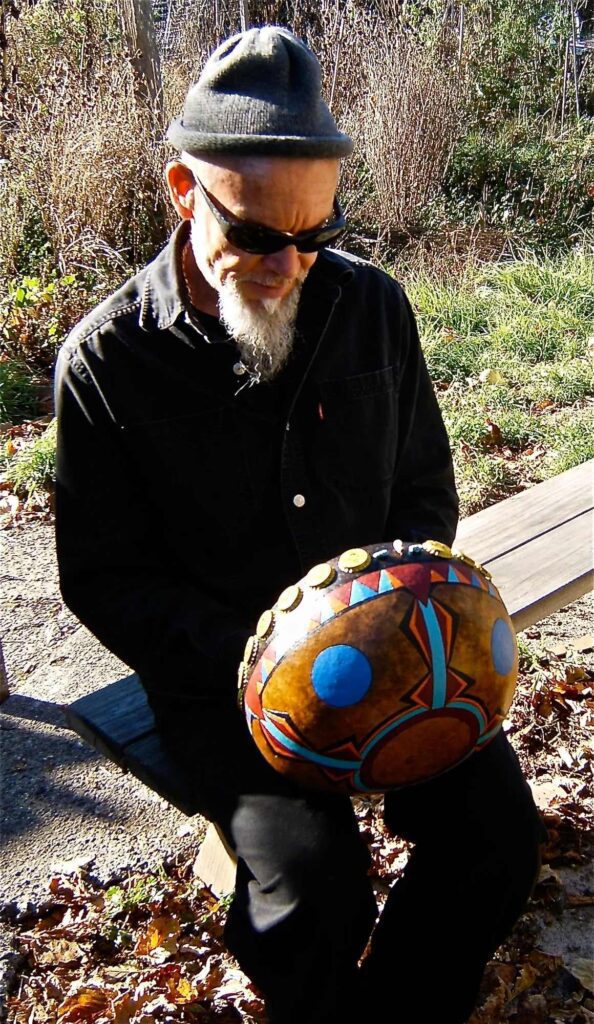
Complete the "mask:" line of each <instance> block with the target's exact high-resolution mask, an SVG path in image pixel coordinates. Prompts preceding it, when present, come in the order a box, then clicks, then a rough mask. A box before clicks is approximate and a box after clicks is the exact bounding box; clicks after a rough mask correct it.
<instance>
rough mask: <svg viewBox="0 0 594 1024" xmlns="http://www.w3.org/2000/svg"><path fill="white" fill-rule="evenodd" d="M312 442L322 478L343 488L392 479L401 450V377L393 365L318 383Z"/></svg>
mask: <svg viewBox="0 0 594 1024" xmlns="http://www.w3.org/2000/svg"><path fill="white" fill-rule="evenodd" d="M319 394H320V403H319V407H318V425H317V431H316V438H315V443H314V453H316V452H317V455H315V457H316V462H318V465H319V467H320V471H321V473H322V475H325V476H326V477H327V479H328V480H329V481H330V482H332V483H334V484H336V485H339V486H341V485H342V486H346V487H349V488H353V487H356V488H362V487H369V485H370V484H371V483H373V484H376V485H377V484H381V483H384V484H385V483H387V482H388V481H390V480H391V479H392V476H393V471H394V464H395V461H396V452H397V446H398V378H397V372H396V370H395V368H394V367H393V366H387V367H385V368H383V369H381V370H374V371H372V372H371V373H364V374H359V375H357V376H353V377H344V378H341V379H335V380H325V381H320V382H319Z"/></svg>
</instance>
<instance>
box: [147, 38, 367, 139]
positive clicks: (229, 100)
mask: <svg viewBox="0 0 594 1024" xmlns="http://www.w3.org/2000/svg"><path fill="white" fill-rule="evenodd" d="M320 89H321V73H320V65H319V64H318V61H317V58H316V57H315V56H314V54H313V53H312V52H311V50H309V49H308V48H307V46H305V44H304V43H302V42H300V40H299V39H297V38H296V36H294V35H293V34H292V33H291V32H289V31H288V30H287V29H285V28H277V27H276V26H266V27H264V28H251V29H249V30H248V31H247V32H241V33H239V35H236V36H232V37H231V38H230V39H227V40H225V42H224V43H222V44H221V45H220V46H219V47H218V48H217V49H216V50H215V51H214V53H213V54H212V55H211V56H210V57H209V59H208V60H207V62H206V64H205V66H204V69H203V71H202V74H201V75H200V78H199V79H198V81H197V83H196V85H194V86H192V88H191V89H190V91H189V92H188V95H187V97H186V103H185V106H184V112H183V114H182V116H181V117H178V118H175V120H174V121H172V122H171V124H170V126H169V129H168V132H167V138H168V139H169V141H170V142H172V143H173V145H174V146H176V147H177V149H179V150H183V151H186V152H187V153H191V154H193V155H196V156H198V155H199V154H201V153H243V154H246V155H250V156H257V155H259V154H269V155H276V156H296V157H339V156H347V155H348V154H349V153H351V152H352V150H353V141H352V139H350V138H349V136H348V135H343V134H342V133H341V132H339V131H338V129H337V127H336V122H335V121H334V118H333V117H332V114H331V113H330V111H329V109H328V107H327V106H326V104H325V103H324V101H323V99H322V97H321V93H320Z"/></svg>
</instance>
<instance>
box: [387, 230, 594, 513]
mask: <svg viewBox="0 0 594 1024" xmlns="http://www.w3.org/2000/svg"><path fill="white" fill-rule="evenodd" d="M405 286H406V289H407V292H408V294H409V296H410V298H411V301H412V303H413V306H414V308H415V310H416V314H417V319H418V323H419V330H420V333H421V338H422V342H423V348H424V352H425V357H426V359H427V364H428V366H429V372H430V373H431V376H432V378H433V380H434V381H435V382H436V383H437V384H438V390H439V398H440V404H441V407H442V411H443V414H444V419H445V422H446V426H447V428H448V432H449V435H450V440H451V443H452V448H453V451H454V459H455V464H456V473H457V480H458V487H459V490H460V496H461V506H462V513H463V514H464V515H468V514H469V513H471V512H473V511H476V510H477V509H479V508H482V507H484V506H485V505H487V504H491V503H492V502H493V501H496V500H499V499H500V498H502V497H505V495H506V494H509V493H512V492H513V491H516V490H518V489H520V488H522V487H525V486H527V485H528V484H530V483H532V482H535V481H537V480H541V479H545V478H547V477H550V476H553V475H555V474H557V473H560V472H563V470H565V469H570V468H571V467H573V466H575V465H578V464H579V463H581V462H584V461H586V460H587V459H590V458H594V251H591V250H590V251H588V250H587V249H584V250H583V251H581V252H568V253H566V254H565V255H563V256H558V257H541V258H539V259H537V258H536V257H534V256H526V257H525V258H524V259H522V260H518V261H516V262H502V263H497V264H491V265H487V266H485V267H483V268H480V269H477V268H476V267H473V268H470V269H469V270H468V271H467V272H466V274H465V275H463V276H461V277H460V278H459V279H458V280H456V281H451V280H448V281H445V282H444V281H443V280H441V279H440V278H438V277H431V276H429V275H419V276H416V277H413V278H411V279H410V280H409V281H408V282H405Z"/></svg>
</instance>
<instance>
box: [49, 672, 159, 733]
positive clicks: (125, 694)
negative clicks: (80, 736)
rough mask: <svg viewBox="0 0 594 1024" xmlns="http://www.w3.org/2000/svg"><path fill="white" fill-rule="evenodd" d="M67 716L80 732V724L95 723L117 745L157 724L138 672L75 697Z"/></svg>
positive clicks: (96, 728) (98, 729)
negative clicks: (93, 691) (87, 693)
mask: <svg viewBox="0 0 594 1024" xmlns="http://www.w3.org/2000/svg"><path fill="white" fill-rule="evenodd" d="M66 719H67V721H68V724H69V725H70V726H71V728H73V729H75V731H76V732H78V731H79V725H80V726H81V727H82V728H87V727H88V724H91V725H92V727H93V729H94V731H96V732H100V733H101V734H102V735H103V737H104V739H105V741H109V743H110V744H111V745H112V746H113V747H114V748H115V749H117V748H119V747H125V746H126V745H127V744H128V743H133V742H134V741H135V740H137V739H139V738H140V737H141V736H144V735H145V734H146V733H148V732H151V731H152V730H153V729H154V728H155V717H154V715H153V712H152V710H151V707H150V705H149V703H148V701H147V697H146V691H145V689H144V687H143V686H142V683H141V682H140V680H139V678H138V676H137V675H136V673H133V674H132V675H129V676H126V677H125V678H124V679H118V680H117V682H115V683H110V684H109V686H104V687H103V688H102V689H101V690H98V691H97V692H96V693H90V694H89V695H88V696H87V697H81V698H80V699H79V700H76V701H74V703H73V704H71V705H70V707H68V708H67V709H66Z"/></svg>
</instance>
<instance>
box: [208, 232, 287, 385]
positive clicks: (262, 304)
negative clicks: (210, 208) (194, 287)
mask: <svg viewBox="0 0 594 1024" xmlns="http://www.w3.org/2000/svg"><path fill="white" fill-rule="evenodd" d="M193 227H194V221H192V228H193ZM192 248H193V250H194V258H195V260H196V264H197V266H198V269H199V270H200V272H201V273H202V274H203V276H204V277H205V279H206V281H207V282H208V284H209V285H211V287H212V288H214V289H215V290H216V292H217V294H218V303H219V314H220V318H221V322H222V323H223V324H224V326H225V327H226V328H227V330H228V331H229V334H230V335H231V337H232V338H233V339H234V341H235V342H236V344H237V348H238V350H239V355H240V357H241V361H242V363H243V364H244V366H245V367H247V369H248V370H249V371H250V372H251V373H253V374H254V375H255V376H256V377H257V379H258V380H262V381H265V380H271V379H272V378H273V377H275V376H276V375H277V373H278V372H279V371H280V370H281V369H282V368H283V366H284V365H285V363H286V362H287V359H288V358H289V355H290V354H291V351H292V348H293V342H294V339H295V321H296V319H297V310H298V307H299V299H300V296H301V288H302V285H303V281H304V280H305V276H306V273H307V271H304V273H303V275H302V277H301V278H300V279H298V280H297V281H296V282H295V284H294V286H293V288H292V290H291V291H290V292H289V294H288V295H286V296H285V297H284V298H281V299H261V300H260V301H248V300H247V299H246V298H245V297H244V295H243V294H242V288H241V285H242V283H244V282H246V281H250V280H252V281H257V282H258V283H260V284H270V285H274V284H279V278H278V276H277V275H275V274H270V273H268V274H267V273H266V272H264V271H262V270H261V271H259V272H257V271H254V272H253V273H252V274H246V275H243V276H239V277H231V276H229V277H227V279H226V280H225V281H223V282H220V281H219V280H218V278H217V276H216V273H215V270H214V267H212V266H209V265H208V264H207V263H206V261H205V260H204V258H203V257H202V255H201V253H200V251H199V246H198V245H196V244H195V238H194V232H193V231H192ZM281 280H282V279H281Z"/></svg>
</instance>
